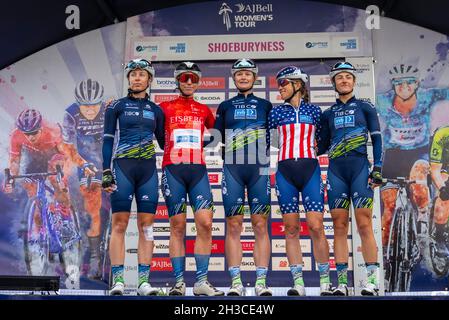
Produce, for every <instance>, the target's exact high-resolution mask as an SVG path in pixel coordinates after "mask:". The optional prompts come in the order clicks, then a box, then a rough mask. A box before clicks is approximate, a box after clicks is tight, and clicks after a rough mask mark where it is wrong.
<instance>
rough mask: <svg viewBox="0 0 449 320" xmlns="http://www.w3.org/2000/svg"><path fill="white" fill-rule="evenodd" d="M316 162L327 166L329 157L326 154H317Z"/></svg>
mask: <svg viewBox="0 0 449 320" xmlns="http://www.w3.org/2000/svg"><path fill="white" fill-rule="evenodd" d="M318 162H319V163H320V166H329V158H328V156H327V155H322V156H319V157H318Z"/></svg>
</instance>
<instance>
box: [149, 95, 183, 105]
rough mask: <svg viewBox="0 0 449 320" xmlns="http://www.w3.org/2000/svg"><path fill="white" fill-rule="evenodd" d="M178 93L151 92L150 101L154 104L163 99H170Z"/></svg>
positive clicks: (163, 100)
mask: <svg viewBox="0 0 449 320" xmlns="http://www.w3.org/2000/svg"><path fill="white" fill-rule="evenodd" d="M178 97H179V95H178V94H176V93H170V94H168V93H152V94H151V101H154V103H156V104H161V103H162V102H165V101H172V100H175V99H176V98H178Z"/></svg>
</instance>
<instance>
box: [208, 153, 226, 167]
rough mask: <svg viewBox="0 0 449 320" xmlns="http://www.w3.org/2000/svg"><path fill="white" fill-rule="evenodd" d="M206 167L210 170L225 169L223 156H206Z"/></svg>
mask: <svg viewBox="0 0 449 320" xmlns="http://www.w3.org/2000/svg"><path fill="white" fill-rule="evenodd" d="M206 167H207V168H208V169H221V168H222V167H223V159H222V158H221V156H206Z"/></svg>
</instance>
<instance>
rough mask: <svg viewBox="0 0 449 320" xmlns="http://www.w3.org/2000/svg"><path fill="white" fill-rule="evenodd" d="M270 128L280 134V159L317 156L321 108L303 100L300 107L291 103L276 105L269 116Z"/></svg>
mask: <svg viewBox="0 0 449 320" xmlns="http://www.w3.org/2000/svg"><path fill="white" fill-rule="evenodd" d="M268 128H269V129H277V131H278V135H279V156H278V161H282V160H287V159H296V158H312V159H314V158H316V157H317V153H316V149H315V146H316V137H319V134H320V130H321V108H320V107H318V106H315V105H313V104H309V103H306V102H304V101H303V100H301V103H300V105H299V107H298V108H295V107H293V106H292V105H291V104H289V103H284V104H282V105H279V106H276V107H275V108H274V109H272V110H271V111H270V114H269V116H268Z"/></svg>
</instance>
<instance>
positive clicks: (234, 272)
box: [228, 266, 242, 285]
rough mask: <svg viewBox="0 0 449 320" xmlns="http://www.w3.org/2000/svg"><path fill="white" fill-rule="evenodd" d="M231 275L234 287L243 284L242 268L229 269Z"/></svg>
mask: <svg viewBox="0 0 449 320" xmlns="http://www.w3.org/2000/svg"><path fill="white" fill-rule="evenodd" d="M228 270H229V274H230V275H231V280H232V285H235V284H242V279H241V277H240V266H235V267H229V269H228Z"/></svg>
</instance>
